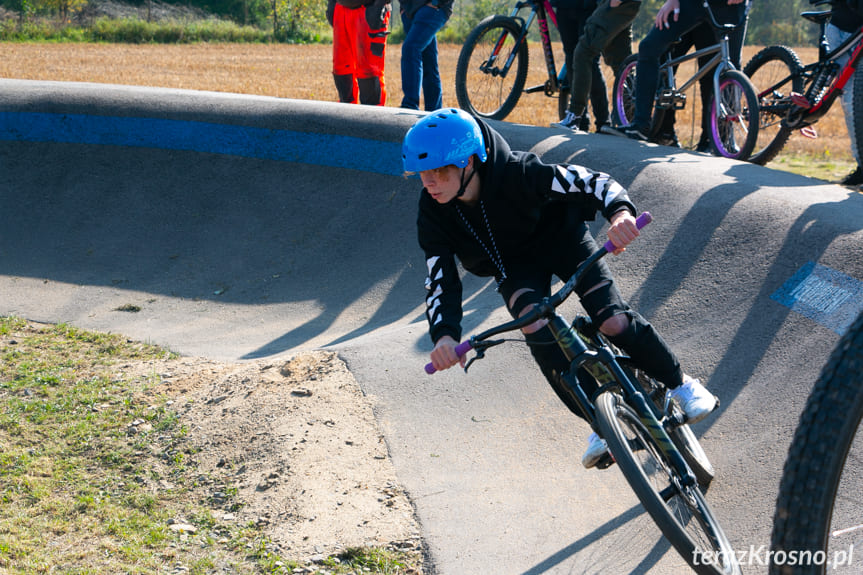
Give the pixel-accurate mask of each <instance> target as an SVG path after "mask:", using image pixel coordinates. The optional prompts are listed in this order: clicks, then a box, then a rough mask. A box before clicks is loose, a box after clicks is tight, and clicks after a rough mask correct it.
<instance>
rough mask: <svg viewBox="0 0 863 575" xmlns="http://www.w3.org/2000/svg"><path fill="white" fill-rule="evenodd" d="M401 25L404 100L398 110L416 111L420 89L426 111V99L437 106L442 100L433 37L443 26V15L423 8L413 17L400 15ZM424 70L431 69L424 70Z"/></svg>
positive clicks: (435, 41) (427, 102)
mask: <svg viewBox="0 0 863 575" xmlns="http://www.w3.org/2000/svg"><path fill="white" fill-rule="evenodd" d="M402 23H403V25H404V27H405V39H404V42H402V59H401V69H402V92H403V93H404V97H403V99H402V103H401V107H402V108H411V109H414V110H419V104H420V87H422V90H423V94H424V95H425V97H426V109H429V108H428V106H429V103H430V102H429V99H432V100H433V102H431V103H432V104H434V103H439V102H440V100H441V95H440V92H441V88H440V76H439V73H438V69H437V40H436V37H435V35H436V34H437V33H438V31H439V30H440V29H441V28H442V27H443V25H444V24H445V23H446V16H445V15H444V14H443V13H441V11H440V10H437V9H435V8H432V7H431V6H423V7H422V8H420V9H419V10H417V12H416V13H415V14H414V15H413V17H409V16H407V14H404V13H403V14H402ZM426 67H430V68H431V69H428V70H427V69H426ZM426 75H430V76H431V78H430V79H427V78H425V76H426ZM435 91H437V93H435ZM438 107H440V106H438ZM432 109H437V108H432Z"/></svg>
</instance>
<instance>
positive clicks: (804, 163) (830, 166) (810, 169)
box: [767, 152, 857, 182]
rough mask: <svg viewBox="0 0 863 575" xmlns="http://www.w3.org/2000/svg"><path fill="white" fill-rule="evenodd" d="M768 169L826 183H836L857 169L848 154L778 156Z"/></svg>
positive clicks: (791, 154)
mask: <svg viewBox="0 0 863 575" xmlns="http://www.w3.org/2000/svg"><path fill="white" fill-rule="evenodd" d="M767 167H768V168H772V169H774V170H783V171H786V172H791V173H794V174H798V175H801V176H808V177H810V178H818V179H820V180H825V181H828V182H838V181H840V180H841V179H842V178H844V177H845V176H847V175H848V174H850V173H851V172H853V171H854V168H856V167H857V162H855V161H854V159H853V158H852V157H851V154H850V153H849V154H848V155H847V156H846V157H835V156H833V155H831V154H830V153H821V154H809V153H803V152H798V153H796V154H795V153H789V154H784V155H783V154H780V155H779V156H777V157H776V159H775V160H773V161H772V162H769V163H768V164H767Z"/></svg>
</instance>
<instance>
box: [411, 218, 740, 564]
mask: <svg viewBox="0 0 863 575" xmlns="http://www.w3.org/2000/svg"><path fill="white" fill-rule="evenodd" d="M649 221H650V214H649V213H647V212H645V213H644V214H642V215H641V216H639V218H638V220H637V224H638V226H639V228H640V227H643V226H644V225H645V224H646V223H648V222H649ZM614 249H615V248H614V245H613V244H612V243H611V242H610V241H609V242H607V243H606V244H605V245H604V246H603V247H601V248H599V249H598V250H597V251H596V252H595V253H594V254H592V255H591V256H590V257H588V258H587V259H586V260H585V261H584V262H583V263H582V264H581V265H580V266H579V267H578V269H577V270H576V272H575V274H573V276H572V277H571V278H570V279H569V280H568V281H567V282H566V284H564V285H563V287H561V288H560V290H558V291H557V292H556V293H554V294H553V295H551V296H549V297H547V298H544V299H543V300H542V301H541V302H540V303H539V304H537V305H535V306H534V308H533V309H532V311H530V312H528V313H527V314H525V315H524V316H522V317H520V318H519V319H516V320H513V321H509V322H506V323H503V324H501V325H498V326H496V327H493V328H491V329H488V330H486V331H484V332H482V333H479V334H477V335H474V336H472V337H470V339H468V340H466V341H463V342H462V343H460V344H458V346H456V352H457V353H458V354H459V356H463V355H465V354H467V353H468V352H469V351H470V350H474V351H475V352H476V355H475V356H473V357H472V358H471V359H470V360H469V361H468V363H467V365H466V366H465V370H467V369H468V368H470V366H471V365H472V364H473V362H474V361H476V360H477V359H482V358H483V357H485V352H486V350H487V349H489V348H491V347H494V346H496V345H500V344H502V343H504V342H506V341H510V340H506V339H491V338H493V337H494V336H496V335H499V334H503V333H506V332H510V331H515V330H518V329H521V328H523V327H525V326H527V325H530V324H532V323H533V322H535V321H537V320H539V319H547V320H548V321H549V324H548V325H549V326H550V328H551V331H552V333H553V334H554V339H555V340H556V342H557V344H558V345H559V346H560V348H561V350H563V352H564V354H566V357H567V359H569V360H570V362H571V364H570V369H569V370H568V371H567V372H566V373H565V374H563V375H562V376H561V377H562V380H563V381H564V382H565V384H566V385H567V386H568V387H569V389H570V391H571V392H572V394H573V397H574V398H575V399H576V403H577V404H578V407H579V409H580V410H581V412H582V415H583V416H584V418H585V420H587V421H588V422H589V423H590V425H591V427H592V428H593V430H594V431H596V432H597V433H598V434H599V435H600V436H601V437H602V438H603V439H605V441H606V443H607V445H608V450H609V452H610V458H608V459H606V460H605V461H601V462H600V463H599V464H598V467H608V466H609V465H610V464H611V463H617V465H619V466H620V470H621V472H622V473H623V475H624V477H625V478H626V480H627V482H628V483H629V485H630V486H631V487H632V489H633V491H634V492H635V493H636V495H637V496H638V498H639V500H640V501H641V503H642V505H643V506H644V508H645V510H646V511H647V512H648V514H649V515H650V516H651V518H652V519H653V521H654V522H655V523H656V525H657V526H658V527H659V529H660V530H661V531H662V533H663V534H664V535H665V537H666V538H667V539H668V541H669V542H670V543H671V545H672V546H673V547H674V548H675V549H676V550H677V552H678V553H680V555H681V556H682V557H683V558H684V559H685V560H686V561H687V563H689V565H690V566H691V567H692V568H693V569H694V570H695V572H696V573H699V574H700V575H717V574H723V575H739V574H740V567H739V565H738V563H737V561H736V557H735V554H734V552H733V550H732V549H731V547H730V544H729V541H728V538H727V537H726V535H725V533H724V532H723V530H722V527H721V526H720V525H719V522H718V521H717V519H716V516H715V515H714V513H713V511H712V510H711V508H710V506H709V505H708V503H707V501H706V499H705V496H704V491H703V490H704V489H706V486H707V485H708V484H709V483H710V481H711V479H713V476H714V469H713V467H712V465H711V463H710V461H709V460H708V458H707V456H706V455H705V453H704V450H703V449H702V448H701V445H700V444H699V443H698V440H697V439H696V437H695V435H694V434H693V433H692V431H691V430H690V428H689V426H688V425H687V424H686V417H685V415H684V414H683V412H682V411H681V410H680V408H679V407H678V406H677V404H676V403H675V402H673V401H672V400H669V399H668V395H667V393H666V391H667V390H666V388H665V387H664V386H663V385H662V384H661V383H660V382H658V381H656V380H654V379H652V378H650V377H648V376H647V375H646V374H644V373H643V372H641V371H639V370H637V369H635V368H634V366H633V365H632V362H631V360H630V359H629V358H628V357H627V356H625V355H622V354H621V353H620V352H619V351H618V350H617V349H615V348H614V347H613V346H612V345H611V344H610V343H609V342H608V341H607V340H606V339H605V338H604V337H603V336H602V334H601V333H600V332H599V331H598V329H597V328H596V327H595V326H593V325H592V322H591V321H590V319H589V318H586V317H581V316H579V317H577V318H576V319H575V321H574V322H573V323H571V324H569V323H568V322H567V321H566V320H565V319H564V318H563V317H561V316H560V315H558V314H557V312H556V309H557V307H558V306H560V305H561V304H562V303H563V302H564V301H565V300H566V299H567V298H568V297H569V296H570V295H571V294H572V292H573V291H574V290H575V287H576V286H577V284H578V283H579V281H580V280H581V278H582V277H583V276H584V274H585V272H586V271H587V270H588V269H589V268H590V267H591V266H593V265H594V264H595V263H596V262H598V261H599V260H600V259H601V258H603V257H604V256H605V255H606V254H607V253H608V252H609V251H613V250H614ZM517 341H521V340H517ZM579 368H584V370H586V371H587V372H588V373H590V374H591V376H592V377H593V378H594V379H595V380H596V383H597V384H598V386H599V388H598V391H597V392H596V393H595V394H594V396H593V397H589V396H588V394H587V392H585V390H584V387H583V386H582V385H581V382H579V380H578V378H577V377H576V373H577V372H578V371H579ZM434 371H435V369H434V367H433V366H432V365H431V364H427V365H426V372H428V373H434Z"/></svg>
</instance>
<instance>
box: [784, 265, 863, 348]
mask: <svg viewBox="0 0 863 575" xmlns="http://www.w3.org/2000/svg"><path fill="white" fill-rule="evenodd" d="M770 298H771V299H773V300H775V301H778V302H779V303H781V304H782V305H784V306H786V307H788V308H790V309H792V310H794V311H796V312H797V313H799V314H801V315H803V316H805V317H808V318H809V319H811V320H814V321H816V322H818V323H820V324H821V325H823V326H825V327H827V328H830V329H832V330H833V331H835V332H836V333H838V334H839V335H842V334H844V333H845V332H846V331H847V330H848V328H849V327H850V326H851V324H852V323H853V322H854V320H855V319H856V318H857V315H858V314H859V313H860V312H861V311H863V282H861V281H859V280H857V279H855V278H852V277H850V276H847V275H845V274H843V273H841V272H838V271H836V270H834V269H831V268H828V267H826V266H822V265H820V264H816V263H815V262H808V263H806V264H805V265H804V266H803V267H801V268H800V269H799V270H797V273H795V274H794V275H793V276H791V277H790V278H789V279H788V281H786V282H785V283H784V284H782V287H780V288H779V289H778V290H776V291H775V292H774V293H773V295H771V296H770Z"/></svg>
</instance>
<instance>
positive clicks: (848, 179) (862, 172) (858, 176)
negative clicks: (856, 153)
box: [839, 165, 863, 186]
mask: <svg viewBox="0 0 863 575" xmlns="http://www.w3.org/2000/svg"><path fill="white" fill-rule="evenodd" d="M839 183H840V184H842V185H843V186H859V185H860V184H863V168H860V166H859V165H858V166H857V169H856V170H854V171H853V172H851V173H850V174H848V175H847V176H845V177H844V178H842V180H840V181H839Z"/></svg>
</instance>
